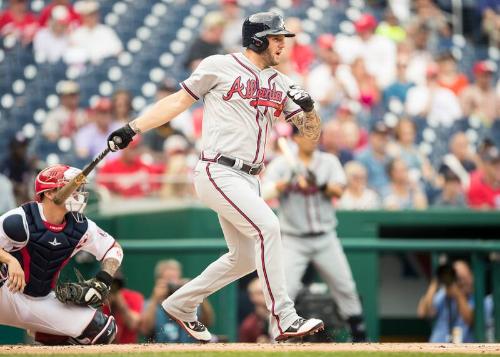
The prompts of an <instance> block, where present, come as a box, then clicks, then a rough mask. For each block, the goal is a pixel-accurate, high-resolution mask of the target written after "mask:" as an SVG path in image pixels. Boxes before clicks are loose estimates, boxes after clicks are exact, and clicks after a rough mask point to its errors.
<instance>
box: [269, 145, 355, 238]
mask: <svg viewBox="0 0 500 357" xmlns="http://www.w3.org/2000/svg"><path fill="white" fill-rule="evenodd" d="M305 169H306V168H304V167H302V170H301V171H303V172H305ZM308 169H309V170H310V171H311V172H313V173H314V175H315V176H316V182H317V183H318V186H321V185H323V184H326V183H338V184H342V185H344V184H345V183H346V177H345V173H344V169H343V168H342V165H341V164H340V161H339V160H338V159H337V157H336V156H334V155H332V154H329V153H324V152H320V151H316V152H314V154H313V158H312V161H311V163H310V165H309V168H308ZM293 174H294V173H293V171H292V168H291V167H290V164H288V162H287V161H286V159H285V158H284V157H282V156H279V157H277V158H276V159H274V160H273V161H272V162H271V163H270V164H269V166H268V167H267V169H266V172H265V176H264V184H266V183H267V182H276V181H278V180H290V179H291V178H292V176H293ZM279 200H280V214H279V218H280V225H281V231H282V232H283V233H284V234H289V235H293V236H305V235H311V234H312V235H317V234H319V233H324V232H330V231H331V230H333V229H335V227H336V225H337V220H336V218H335V209H334V207H333V205H332V202H331V200H330V199H329V198H327V197H326V196H325V195H324V194H323V193H322V192H320V191H319V190H318V188H317V187H312V188H310V189H307V190H301V189H299V187H298V185H297V182H296V181H293V180H292V184H291V186H290V188H289V189H288V190H287V191H286V192H284V193H283V194H281V195H280V197H279Z"/></svg>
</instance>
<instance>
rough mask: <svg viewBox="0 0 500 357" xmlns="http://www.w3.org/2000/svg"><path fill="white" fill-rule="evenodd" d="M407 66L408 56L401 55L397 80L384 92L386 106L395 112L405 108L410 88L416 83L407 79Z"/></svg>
mask: <svg viewBox="0 0 500 357" xmlns="http://www.w3.org/2000/svg"><path fill="white" fill-rule="evenodd" d="M407 68H408V60H407V58H406V57H404V56H399V58H398V60H397V64H396V80H395V81H394V82H392V83H391V84H390V85H389V86H388V87H387V88H385V89H384V91H383V93H382V97H383V101H384V106H385V108H386V109H390V110H391V111H393V112H400V111H402V110H403V108H404V103H406V96H407V94H408V90H409V89H410V88H411V87H413V86H414V85H415V83H413V82H411V81H408V80H407V79H406V70H407Z"/></svg>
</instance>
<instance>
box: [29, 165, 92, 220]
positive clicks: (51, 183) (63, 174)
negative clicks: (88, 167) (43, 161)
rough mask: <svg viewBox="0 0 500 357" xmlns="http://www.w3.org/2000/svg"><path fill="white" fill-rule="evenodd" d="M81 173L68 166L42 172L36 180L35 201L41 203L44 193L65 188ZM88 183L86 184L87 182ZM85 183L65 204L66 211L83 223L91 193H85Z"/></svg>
mask: <svg viewBox="0 0 500 357" xmlns="http://www.w3.org/2000/svg"><path fill="white" fill-rule="evenodd" d="M80 172H81V170H80V169H77V168H75V167H71V166H68V165H61V164H57V165H53V166H49V167H47V168H46V169H44V170H42V171H41V172H40V173H39V174H38V175H37V177H36V179H35V201H37V202H41V201H42V198H43V193H44V192H47V191H51V190H57V189H60V188H61V187H64V185H66V184H67V183H68V182H69V181H70V180H71V179H72V178H73V177H75V176H76V175H78V174H79V173H80ZM85 183H86V182H85ZM85 183H83V184H82V185H81V186H80V187H78V189H77V190H76V191H75V192H73V193H72V194H71V195H70V196H69V197H68V198H67V199H66V201H65V202H64V206H65V207H66V210H68V211H69V212H71V214H72V215H73V217H74V218H75V219H76V220H77V221H78V222H81V221H82V220H83V216H82V213H83V210H84V209H85V207H86V206H87V200H88V197H89V193H88V192H87V191H85Z"/></svg>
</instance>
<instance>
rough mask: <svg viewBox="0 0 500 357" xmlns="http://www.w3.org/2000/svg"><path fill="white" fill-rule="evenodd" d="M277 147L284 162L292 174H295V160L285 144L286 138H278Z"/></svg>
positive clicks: (296, 170) (296, 168)
mask: <svg viewBox="0 0 500 357" xmlns="http://www.w3.org/2000/svg"><path fill="white" fill-rule="evenodd" d="M278 147H279V148H280V150H281V153H282V154H283V157H284V158H285V160H286V162H287V163H288V165H290V167H291V169H292V171H293V172H294V173H297V172H298V169H299V168H298V164H297V160H296V159H295V157H294V156H293V153H292V150H290V146H289V145H288V143H287V142H286V138H284V137H283V136H281V137H279V138H278Z"/></svg>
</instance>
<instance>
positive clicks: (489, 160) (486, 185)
mask: <svg viewBox="0 0 500 357" xmlns="http://www.w3.org/2000/svg"><path fill="white" fill-rule="evenodd" d="M481 161H482V164H481V166H480V168H479V169H478V170H476V171H474V172H473V173H472V174H471V179H470V186H469V191H468V192H467V198H468V203H469V207H471V208H476V209H496V210H500V151H499V150H498V148H497V147H495V146H489V147H487V148H486V149H484V151H483V153H482V154H481Z"/></svg>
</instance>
